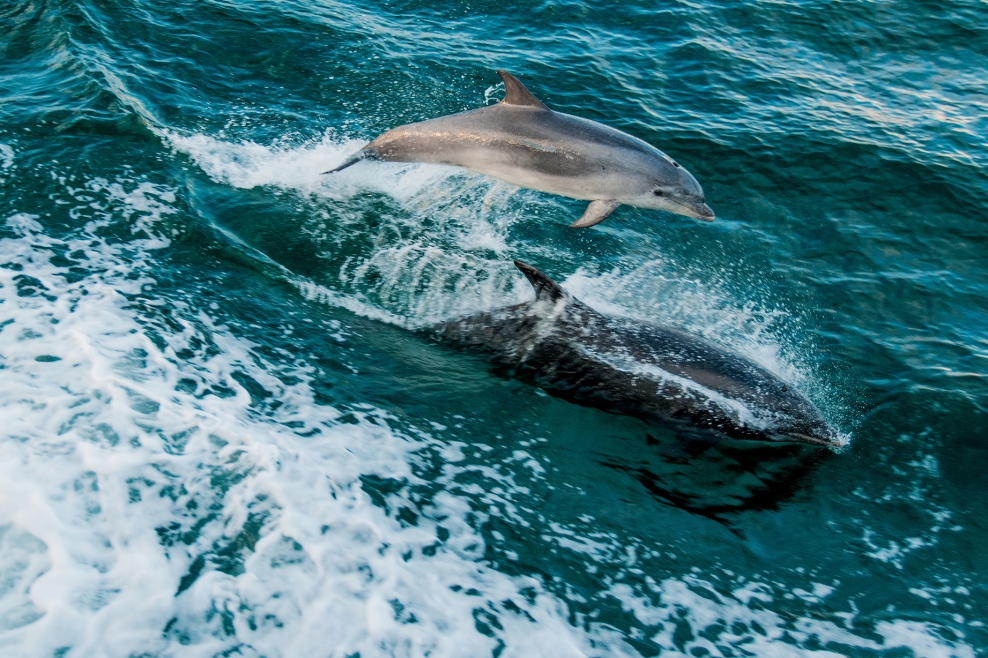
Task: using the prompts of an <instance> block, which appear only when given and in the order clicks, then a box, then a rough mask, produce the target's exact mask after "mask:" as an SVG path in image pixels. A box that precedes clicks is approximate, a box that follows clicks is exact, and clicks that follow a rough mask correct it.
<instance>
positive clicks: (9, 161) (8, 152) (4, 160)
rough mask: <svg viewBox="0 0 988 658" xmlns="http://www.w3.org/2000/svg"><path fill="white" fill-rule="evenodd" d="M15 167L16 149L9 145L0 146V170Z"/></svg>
mask: <svg viewBox="0 0 988 658" xmlns="http://www.w3.org/2000/svg"><path fill="white" fill-rule="evenodd" d="M13 165H14V149H12V148H11V147H10V146H9V145H8V144H0V169H10V168H11V167H12V166H13Z"/></svg>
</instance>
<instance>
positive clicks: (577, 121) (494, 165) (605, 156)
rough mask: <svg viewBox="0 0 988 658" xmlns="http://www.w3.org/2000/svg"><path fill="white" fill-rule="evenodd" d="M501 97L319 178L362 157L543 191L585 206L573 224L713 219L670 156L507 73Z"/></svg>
mask: <svg viewBox="0 0 988 658" xmlns="http://www.w3.org/2000/svg"><path fill="white" fill-rule="evenodd" d="M497 74H498V75H499V76H501V79H502V80H503V81H504V90H505V93H504V100H502V101H501V102H499V103H497V104H495V105H491V106H488V107H482V108H480V109H477V110H470V111H468V112H460V113H459V114H451V115H449V116H445V117H439V118H438V119H430V120H428V121H420V122H418V123H410V124H407V125H404V126H398V127H397V128H394V129H392V130H389V131H388V132H386V133H384V134H383V135H380V136H379V137H378V138H377V139H375V140H374V141H372V142H371V143H370V144H368V145H367V146H365V147H364V148H362V149H360V151H358V152H357V153H355V154H353V155H351V156H350V157H349V158H347V159H346V160H345V161H344V162H343V163H342V164H341V165H340V166H338V167H336V168H335V169H331V170H330V171H327V172H324V173H327V174H329V173H333V172H336V171H340V170H341V169H346V168H347V167H349V166H350V165H352V164H354V163H356V162H359V161H361V160H386V161H388V162H431V163H436V164H447V165H456V166H459V167H463V168H465V169H469V170H470V171H476V172H478V173H481V174H487V175H488V176H493V177H494V178H499V179H501V180H504V181H507V182H509V183H514V184H515V185H520V186H521V187H528V188H531V189H534V190H540V191H542V192H551V193H552V194H559V195H561V196H566V197H570V198H573V199H586V200H588V201H590V205H589V206H587V210H586V212H584V213H583V216H582V217H580V219H578V220H576V221H575V222H573V223H572V224H570V226H571V227H574V228H585V227H587V226H593V225H594V224H597V223H599V222H602V221H603V220H604V219H605V218H606V217H607V216H608V215H610V214H611V213H612V212H613V211H614V209H615V208H617V207H618V206H619V205H621V204H622V203H624V204H627V205H629V206H638V207H640V208H657V209H659V210H666V211H668V212H672V213H676V214H678V215H686V216H687V217H695V218H697V219H702V220H704V221H708V222H709V221H712V220H713V218H714V213H713V211H712V210H711V209H710V207H709V206H707V204H706V203H704V200H703V190H702V189H701V188H700V184H699V183H697V182H696V179H695V178H693V176H692V175H691V174H690V173H689V172H688V171H686V170H685V169H683V168H682V167H681V166H680V165H679V164H678V163H676V162H675V161H674V160H673V159H672V158H670V157H669V156H668V155H666V154H665V153H663V152H662V151H660V150H659V149H657V148H655V147H654V146H652V145H650V144H648V143H646V142H643V141H642V140H640V139H638V138H637V137H632V136H631V135H629V134H627V133H624V132H621V131H620V130H616V129H614V128H610V127H608V126H605V125H603V124H600V123H597V122H596V121H590V120H588V119H581V118H579V117H575V116H571V115H569V114H563V113H562V112H554V111H553V110H550V109H549V108H548V107H546V106H545V105H543V104H542V103H541V102H540V101H539V100H538V99H537V98H535V96H533V95H532V94H531V92H529V91H528V90H527V89H525V86H524V85H522V83H521V82H519V81H518V79H517V78H515V77H514V76H513V75H511V74H510V73H508V72H506V71H498V72H497Z"/></svg>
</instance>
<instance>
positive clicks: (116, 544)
mask: <svg viewBox="0 0 988 658" xmlns="http://www.w3.org/2000/svg"><path fill="white" fill-rule="evenodd" d="M89 190H90V192H92V193H93V194H97V195H101V196H102V198H103V201H104V202H105V203H103V204H94V205H95V207H97V208H108V210H105V211H100V210H97V211H93V212H95V213H96V214H95V215H94V218H93V221H92V222H91V223H90V225H89V226H88V228H87V229H86V230H85V231H83V232H82V233H80V234H77V235H76V236H74V237H71V238H66V239H64V240H60V239H55V238H52V237H49V236H47V235H45V234H44V232H43V226H42V225H41V223H40V222H39V221H38V218H37V217H33V216H30V215H26V214H18V215H14V216H11V217H9V218H8V219H7V221H6V228H7V230H8V231H9V232H10V234H14V237H8V238H6V239H3V240H0V264H2V265H3V268H0V286H2V287H0V311H2V313H3V320H2V322H4V323H5V324H3V325H2V328H0V366H2V372H3V376H2V377H0V415H2V417H3V418H4V419H5V420H4V423H3V427H2V430H0V574H2V575H3V580H2V582H3V588H2V589H0V651H2V652H3V653H4V655H32V656H33V655H51V654H53V653H57V654H60V655H63V656H70V657H71V656H88V655H106V656H128V655H135V654H141V653H147V654H157V655H174V656H212V655H216V654H218V653H222V652H237V653H239V654H240V655H255V656H258V655H265V656H311V655H333V656H345V655H353V654H354V653H356V652H360V655H362V656H393V655H406V656H424V655H431V656H461V655H487V654H488V653H491V652H492V651H494V650H495V649H496V648H497V647H498V646H502V645H503V651H502V652H501V653H500V655H502V656H530V655H553V656H567V655H572V656H580V655H636V652H635V651H634V649H633V648H632V647H631V646H630V645H629V644H628V643H626V642H625V641H624V639H623V636H624V633H623V632H622V631H620V630H618V629H616V628H614V627H612V626H609V625H607V624H602V623H598V622H595V621H593V620H592V619H584V618H582V617H580V616H578V617H577V621H578V622H579V623H578V624H577V625H573V624H572V623H571V622H570V620H569V605H568V604H567V603H566V602H565V601H564V600H563V599H562V598H560V597H559V596H558V595H557V594H554V593H552V592H551V591H549V590H548V589H547V588H546V585H545V583H543V582H542V580H541V579H539V578H536V577H528V576H508V575H506V574H504V573H502V572H500V571H497V570H495V569H493V568H491V567H490V566H488V565H487V564H486V563H484V562H483V561H482V559H481V558H482V556H483V555H484V548H485V545H484V539H483V537H482V536H481V535H480V534H479V533H478V532H477V531H476V530H475V526H474V525H472V524H471V521H470V518H471V515H474V516H476V514H477V513H476V512H475V511H474V510H473V508H472V507H471V502H470V496H471V495H474V494H475V495H481V496H485V497H486V496H490V495H493V494H492V492H485V491H484V490H483V489H482V488H481V489H479V491H476V492H474V494H471V491H473V490H472V489H470V487H475V488H476V485H469V486H460V487H457V486H454V482H453V475H454V474H455V473H456V471H457V469H458V468H459V467H458V465H457V464H458V462H460V461H461V460H462V459H463V455H462V453H461V451H460V450H459V449H458V448H457V446H455V445H447V444H444V443H442V442H441V441H439V440H437V439H435V438H433V437H431V436H430V435H429V434H428V433H425V432H419V431H412V430H406V431H399V430H397V429H395V427H394V425H395V423H394V422H393V421H392V419H390V418H389V417H387V415H385V414H383V413H382V412H380V411H377V410H375V409H374V408H371V407H366V406H364V407H357V408H355V409H350V410H347V411H348V414H349V416H350V418H349V419H343V418H342V417H341V413H342V411H341V410H338V409H335V408H332V407H329V406H326V405H321V404H319V403H317V402H316V400H315V397H314V393H313V391H312V389H311V386H310V383H309V382H310V379H311V368H310V366H308V365H307V364H306V363H305V362H304V361H298V362H296V363H295V364H294V365H292V366H284V365H275V364H273V363H270V362H269V361H267V360H266V359H265V358H264V357H263V356H262V355H261V354H260V353H259V352H258V351H257V350H255V349H254V345H252V344H251V343H250V341H248V340H245V339H244V338H240V337H237V336H236V335H234V333H232V332H231V331H230V330H229V329H227V328H225V327H224V326H222V325H219V324H217V323H216V322H215V321H214V320H212V319H211V318H210V317H208V316H207V315H205V314H204V313H203V312H202V311H199V310H196V309H195V308H193V307H192V306H190V305H189V304H187V303H185V302H183V301H182V300H181V299H168V300H164V299H160V298H158V297H155V296H153V295H152V296H151V297H148V298H146V299H145V300H144V301H143V302H141V301H140V300H141V298H142V294H145V293H146V292H147V291H148V290H153V287H154V281H153V279H152V278H151V276H150V274H151V272H152V271H153V262H152V260H151V259H152V258H153V256H154V254H155V251H152V249H160V248H162V247H163V245H165V244H167V236H164V235H159V234H158V231H159V228H161V227H160V226H159V224H165V223H167V222H164V221H163V220H164V219H166V218H167V217H168V216H169V214H170V211H171V210H172V208H171V207H170V205H169V204H170V200H171V199H172V198H173V197H172V191H170V190H167V189H164V188H160V187H158V186H154V185H151V184H148V183H140V184H131V185H126V184H121V183H109V182H107V181H94V182H93V183H92V184H91V185H90V186H89ZM84 207H87V206H84ZM121 221H124V222H127V223H129V225H130V226H132V227H133V228H135V229H136V230H137V233H136V235H135V238H134V240H133V241H131V242H129V243H127V244H109V243H108V242H107V241H106V240H104V239H103V238H101V237H99V233H100V228H101V227H103V226H105V225H106V224H107V223H109V222H121ZM62 253H67V254H71V257H72V258H73V259H75V260H77V261H78V263H79V266H80V267H82V268H85V269H86V270H88V274H85V275H84V276H83V277H82V278H76V277H70V278H67V277H66V269H65V268H63V267H60V266H57V265H55V264H53V263H52V262H51V261H52V256H53V255H54V254H62ZM162 305H168V306H169V307H170V309H171V310H172V313H171V314H170V316H169V317H170V319H169V322H168V323H158V324H155V320H154V317H155V313H156V311H155V309H156V308H158V307H160V306H162ZM152 329H153V330H152ZM180 353H181V354H180ZM285 368H288V369H289V373H288V374H291V375H292V376H293V377H294V379H292V380H291V381H295V382H296V383H294V384H286V383H285V379H284V378H281V377H279V376H278V375H280V374H286V373H284V372H282V371H283V370H284V369H285ZM251 382H253V383H252V384H251ZM248 384H250V387H249V386H248ZM251 387H256V388H263V389H264V390H265V391H267V392H268V393H269V394H270V396H269V399H270V400H273V401H277V402H278V403H279V404H278V405H273V404H265V403H264V402H263V400H258V399H255V396H252V394H251V391H252V388H251ZM210 391H213V392H222V391H228V392H229V393H224V394H219V395H217V394H212V393H210ZM344 420H347V422H343V421H344ZM430 451H431V452H434V453H435V454H437V455H439V456H441V457H442V459H443V461H444V464H445V466H444V475H443V476H442V477H441V478H440V480H439V481H438V482H437V484H440V485H443V488H442V489H441V490H440V493H438V494H437V495H436V496H435V498H434V499H433V500H432V502H431V503H430V504H429V505H428V506H426V508H425V509H423V510H421V512H422V514H421V515H420V517H419V519H418V522H417V524H415V525H408V524H403V523H401V522H400V521H399V520H398V519H397V518H396V517H395V515H389V514H387V513H386V512H385V511H384V510H383V509H382V508H381V507H380V506H379V505H376V504H374V502H373V500H372V498H371V496H370V495H369V494H368V493H367V491H366V490H365V488H364V486H363V485H362V483H361V476H364V477H368V476H374V477H377V478H384V479H387V480H389V481H397V482H402V481H403V482H407V483H411V484H418V483H421V480H420V478H419V477H418V476H417V475H416V470H415V465H416V464H417V463H419V462H420V461H421V460H423V459H425V458H426V456H427V455H428V454H429V453H430ZM512 459H515V460H517V461H518V462H519V464H527V463H529V462H531V456H530V455H529V454H528V453H526V452H524V451H518V452H517V453H516V454H514V455H513V456H512ZM469 468H470V469H471V471H472V472H476V473H478V474H479V475H482V476H483V477H485V478H489V479H491V480H493V481H496V482H498V483H500V484H499V486H500V487H503V488H504V491H503V492H502V493H501V494H500V495H501V496H503V497H508V498H510V497H511V496H514V497H519V498H520V497H523V496H524V490H523V489H521V488H519V487H515V486H513V485H512V483H511V480H510V477H506V476H505V475H504V474H502V473H500V472H499V471H498V469H495V468H492V467H486V466H482V465H476V464H474V465H471V466H470V467H469ZM527 470H529V471H531V472H532V474H533V477H542V476H543V473H542V471H541V467H540V468H539V469H535V468H534V467H530V468H529V469H527ZM404 495H405V494H403V493H401V491H398V492H396V493H394V494H391V495H390V496H388V499H387V504H388V505H389V506H395V505H399V504H401V503H402V502H404V503H408V500H407V499H405V498H403V496H404ZM484 499H485V500H486V498H484ZM505 514H507V515H508V517H509V519H514V516H513V515H514V514H515V513H514V512H512V511H511V509H510V508H506V511H505ZM440 525H441V526H442V528H443V529H444V530H445V531H446V532H448V533H449V535H448V538H447V539H446V540H445V541H437V536H438V535H439V526H440ZM553 528H554V529H553ZM547 531H548V532H550V533H551V534H552V535H554V536H555V537H557V538H561V539H565V540H566V541H569V542H571V543H572V545H573V550H574V551H575V552H576V553H578V554H581V555H585V556H588V557H587V559H588V560H590V563H588V566H589V564H592V563H593V562H594V561H596V560H603V559H606V554H607V553H608V552H610V553H615V554H617V555H619V556H620V560H621V561H622V563H623V564H626V565H627V566H629V567H630V566H633V565H634V564H635V563H636V560H637V558H636V557H635V552H634V550H628V547H626V546H620V545H618V544H617V543H616V541H617V540H616V539H614V538H610V539H606V542H607V543H603V542H604V541H605V539H604V538H602V537H593V538H591V537H581V536H579V534H578V533H575V532H573V531H571V530H568V529H566V528H563V527H562V526H549V527H548V528H547ZM632 549H633V547H632ZM647 581H648V579H647ZM697 588H703V589H706V590H710V591H706V592H705V593H704V594H703V595H700V594H698V593H697V592H696V589H697ZM522 590H526V594H525V595H523V594H522ZM762 591H763V594H764V596H765V597H768V598H769V600H771V593H772V590H771V588H770V587H768V586H766V588H765V589H763V590H762ZM609 600H610V601H614V600H616V601H618V602H619V604H620V605H621V606H622V607H624V608H626V609H627V610H629V611H630V612H631V613H632V614H634V616H635V617H636V618H638V619H639V620H640V621H641V623H643V624H645V625H646V626H647V627H649V628H650V629H651V631H650V633H651V634H652V637H653V639H654V641H655V642H656V643H658V644H659V645H660V646H663V647H664V648H666V650H667V652H668V655H694V654H691V653H690V651H691V650H693V649H699V648H701V647H702V648H705V649H707V651H708V652H709V653H710V655H713V656H724V655H726V653H725V650H722V648H720V647H727V646H729V645H734V646H735V647H737V648H741V647H743V648H744V649H745V650H748V651H754V650H756V649H757V651H756V653H757V654H758V655H767V656H771V655H779V656H785V655H819V656H823V655H828V654H827V653H826V652H824V651H816V652H811V651H809V650H807V649H804V648H802V645H804V644H805V643H807V642H809V641H810V640H811V639H813V638H816V639H818V640H819V641H820V642H822V643H823V644H824V645H825V646H830V645H829V644H828V643H834V646H833V647H832V650H833V651H840V650H841V649H840V647H864V648H869V649H874V650H876V651H880V650H886V649H889V648H895V647H909V648H912V649H913V651H915V652H916V653H917V655H924V656H965V657H966V656H972V655H973V651H972V650H971V649H970V648H969V647H968V646H967V645H965V644H964V642H963V638H962V637H958V638H957V640H956V642H954V643H948V642H947V641H946V640H944V639H942V638H941V637H939V636H938V635H937V629H934V628H933V627H932V626H930V625H928V624H922V623H918V622H911V621H886V622H882V623H880V624H879V625H878V627H877V630H878V633H879V634H880V635H881V636H882V637H883V638H885V642H884V644H879V643H876V642H875V641H874V640H867V639H864V638H861V637H859V636H857V635H855V634H853V633H851V632H850V631H848V630H845V629H842V628H840V627H839V626H836V625H835V624H833V623H832V622H827V621H821V620H818V619H814V618H808V617H807V618H797V619H795V620H790V619H784V618H783V617H782V616H781V615H779V614H778V613H776V612H774V611H771V610H767V609H763V608H764V606H759V607H753V606H748V605H745V604H744V603H743V602H741V601H739V600H737V599H735V598H728V597H724V596H720V595H718V594H717V593H716V592H714V591H713V590H712V589H711V588H709V587H708V586H707V585H706V584H705V582H704V581H702V580H701V579H699V578H692V579H676V578H670V579H666V580H664V581H662V582H661V583H654V581H652V586H651V589H650V590H648V591H646V590H642V589H635V588H634V587H632V586H631V585H628V584H624V583H622V582H620V581H617V582H614V584H613V586H612V587H611V589H610V590H609V591H607V592H604V593H601V595H600V605H606V604H607V601H609ZM508 601H510V602H511V606H508V605H507V602H508ZM512 610H516V611H520V612H513V611H512ZM484 619H487V620H488V622H489V623H488V622H485V624H484V625H481V623H480V622H481V621H483V620H484ZM492 619H496V622H497V623H496V624H495V623H494V622H493V621H490V620H492ZM721 621H723V622H725V624H724V625H725V627H726V628H728V629H730V630H729V631H725V633H726V635H725V636H724V641H723V642H717V643H714V642H711V641H710V640H709V639H707V637H705V636H702V635H699V634H697V633H690V634H689V635H688V637H689V638H692V639H684V638H683V637H677V636H675V629H676V628H677V627H678V625H681V624H684V623H685V624H688V625H689V626H690V627H692V628H693V629H694V630H695V631H699V630H702V629H704V628H707V627H710V626H711V624H715V623H720V622H721ZM734 621H739V622H742V623H744V624H748V626H747V627H744V628H748V627H750V626H751V625H752V624H753V623H755V622H757V623H758V624H759V625H760V626H761V628H762V629H765V631H766V632H764V633H760V632H759V633H756V632H751V631H749V630H744V628H742V627H735V626H733V625H732V624H733V622H734ZM659 624H661V626H659ZM793 641H795V642H796V644H792V642H793ZM830 655H833V654H832V653H831V654H830Z"/></svg>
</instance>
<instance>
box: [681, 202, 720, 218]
mask: <svg viewBox="0 0 988 658" xmlns="http://www.w3.org/2000/svg"><path fill="white" fill-rule="evenodd" d="M681 207H682V211H681V212H682V213H683V214H684V215H686V216H687V217H693V218H694V219H699V220H700V221H704V222H712V221H714V211H713V210H711V209H710V206H708V205H707V204H706V203H704V202H703V201H692V202H688V203H684V204H681Z"/></svg>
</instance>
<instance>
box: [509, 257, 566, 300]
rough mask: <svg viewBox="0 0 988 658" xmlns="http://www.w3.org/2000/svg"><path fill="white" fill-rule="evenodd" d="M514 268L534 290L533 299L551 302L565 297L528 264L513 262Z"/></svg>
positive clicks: (552, 282) (559, 288)
mask: <svg viewBox="0 0 988 658" xmlns="http://www.w3.org/2000/svg"><path fill="white" fill-rule="evenodd" d="M515 267H517V268H518V269H519V270H521V273H522V274H524V275H525V278H526V279H528V282H529V283H531V284H532V287H533V288H535V299H543V298H544V299H548V300H549V301H551V302H554V301H556V300H557V299H561V298H563V297H566V291H565V290H563V289H562V288H561V287H559V284H558V283H556V282H555V281H553V280H552V279H550V278H549V277H548V276H546V275H545V274H543V273H542V272H540V271H539V270H537V269H535V268H534V267H532V266H531V265H529V264H528V263H523V262H521V261H520V260H516V261H515Z"/></svg>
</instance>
